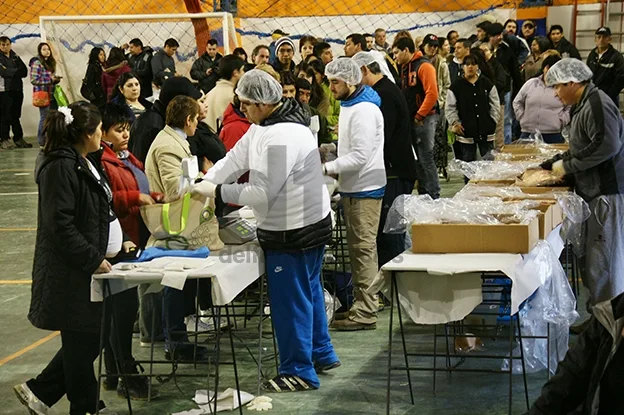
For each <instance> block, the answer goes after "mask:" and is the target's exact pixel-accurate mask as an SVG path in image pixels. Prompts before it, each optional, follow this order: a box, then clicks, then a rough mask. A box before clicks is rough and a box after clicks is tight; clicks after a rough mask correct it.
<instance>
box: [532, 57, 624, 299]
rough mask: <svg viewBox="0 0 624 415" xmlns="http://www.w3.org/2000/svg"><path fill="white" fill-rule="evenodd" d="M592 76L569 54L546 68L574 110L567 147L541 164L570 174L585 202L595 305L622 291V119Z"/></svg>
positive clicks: (588, 280) (587, 278)
mask: <svg viewBox="0 0 624 415" xmlns="http://www.w3.org/2000/svg"><path fill="white" fill-rule="evenodd" d="M553 70H554V72H552V73H551V71H553ZM591 79H592V72H591V71H590V69H589V68H588V67H587V65H585V64H584V63H583V62H581V61H579V60H577V59H573V58H567V59H563V60H561V61H560V62H557V63H556V64H555V65H553V66H552V67H551V68H550V69H549V71H548V74H547V76H546V84H547V85H548V86H553V87H554V88H555V93H556V94H557V96H558V97H559V99H561V101H562V102H563V103H564V104H565V105H573V110H572V114H571V122H570V150H569V151H567V152H565V153H563V154H562V155H559V156H557V157H555V158H554V159H552V160H550V161H548V162H546V163H544V164H543V165H542V167H544V168H546V169H550V170H552V171H553V173H555V174H556V175H558V176H564V175H573V176H574V182H575V191H576V193H577V194H578V195H579V196H581V197H582V198H583V199H584V200H585V201H586V202H587V203H588V204H589V207H590V210H591V213H592V216H591V217H590V218H589V220H588V221H587V222H586V238H587V239H586V256H585V258H584V260H585V267H584V268H585V270H584V271H585V272H583V273H582V275H583V281H584V282H585V285H587V287H588V288H589V292H590V300H591V304H592V305H596V304H599V303H601V302H603V301H607V300H609V299H611V298H613V296H614V295H617V294H619V293H620V292H621V291H624V262H623V261H624V234H623V233H622V230H624V227H623V226H622V225H623V223H622V218H624V199H623V196H622V194H623V193H624V120H623V119H622V117H621V115H620V112H619V110H618V108H617V106H616V105H615V104H614V102H613V100H612V99H611V97H609V96H608V95H607V94H606V93H605V92H603V91H602V90H600V89H599V88H598V87H597V86H596V85H595V84H594V83H593V82H591Z"/></svg>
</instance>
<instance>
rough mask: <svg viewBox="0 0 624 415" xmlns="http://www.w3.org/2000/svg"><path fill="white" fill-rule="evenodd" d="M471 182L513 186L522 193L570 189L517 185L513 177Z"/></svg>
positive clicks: (568, 188)
mask: <svg viewBox="0 0 624 415" xmlns="http://www.w3.org/2000/svg"><path fill="white" fill-rule="evenodd" d="M469 183H471V184H475V185H477V186H495V187H504V186H515V187H518V188H520V190H522V192H523V193H528V194H542V193H550V192H569V191H572V188H571V187H566V186H557V187H547V186H540V187H528V186H517V185H516V181H515V180H514V179H503V180H470V182H469Z"/></svg>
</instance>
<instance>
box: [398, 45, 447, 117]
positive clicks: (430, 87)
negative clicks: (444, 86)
mask: <svg viewBox="0 0 624 415" xmlns="http://www.w3.org/2000/svg"><path fill="white" fill-rule="evenodd" d="M401 89H402V90H403V94H404V95H405V99H406V100H407V108H408V109H409V111H410V118H414V119H416V120H418V121H422V120H424V119H425V118H426V117H427V116H429V115H433V114H436V113H437V110H438V79H437V74H436V71H435V68H434V67H433V65H432V64H431V62H429V60H428V59H427V58H425V57H424V56H423V54H422V52H421V51H419V50H418V51H416V53H414V56H413V57H412V59H411V60H410V61H409V62H408V63H406V64H405V65H401Z"/></svg>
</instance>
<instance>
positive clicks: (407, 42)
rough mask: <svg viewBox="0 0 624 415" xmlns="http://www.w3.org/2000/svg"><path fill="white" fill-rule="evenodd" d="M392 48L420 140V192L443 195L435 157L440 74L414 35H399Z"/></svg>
mask: <svg viewBox="0 0 624 415" xmlns="http://www.w3.org/2000/svg"><path fill="white" fill-rule="evenodd" d="M392 49H393V52H394V56H395V58H396V61H397V63H398V64H399V65H400V71H401V90H402V91H403V95H404V96H405V99H406V101H407V108H408V109H409V114H410V120H412V136H413V137H414V139H415V140H416V143H417V144H416V154H417V155H418V165H417V166H418V193H420V194H424V193H426V194H428V195H429V196H431V197H432V198H434V199H437V198H439V197H440V180H439V178H438V170H437V168H436V165H435V161H434V158H433V145H434V138H435V129H436V125H437V122H438V80H437V74H436V71H435V68H434V67H433V65H432V64H431V62H429V60H427V58H425V57H424V56H423V54H422V52H421V51H420V50H416V46H415V45H414V41H413V40H412V39H410V38H402V39H399V40H398V41H396V42H395V44H394V46H393V48H392Z"/></svg>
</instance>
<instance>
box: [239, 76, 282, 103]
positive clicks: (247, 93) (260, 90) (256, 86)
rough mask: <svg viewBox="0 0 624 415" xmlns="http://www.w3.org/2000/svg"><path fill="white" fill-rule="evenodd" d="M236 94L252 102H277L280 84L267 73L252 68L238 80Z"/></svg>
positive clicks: (279, 98)
mask: <svg viewBox="0 0 624 415" xmlns="http://www.w3.org/2000/svg"><path fill="white" fill-rule="evenodd" d="M236 95H238V98H239V99H241V100H245V101H249V102H252V103H254V104H277V103H278V102H280V101H281V100H282V86H281V85H280V83H279V82H277V81H276V80H275V78H273V77H272V76H271V75H269V74H268V73H266V72H264V71H261V70H259V69H252V70H251V71H249V72H246V73H245V74H244V75H243V76H242V77H241V79H239V80H238V85H237V86H236Z"/></svg>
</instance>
